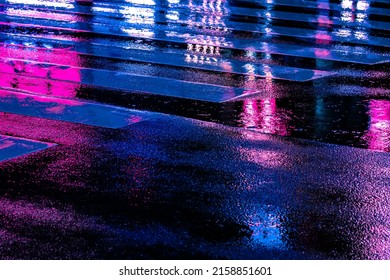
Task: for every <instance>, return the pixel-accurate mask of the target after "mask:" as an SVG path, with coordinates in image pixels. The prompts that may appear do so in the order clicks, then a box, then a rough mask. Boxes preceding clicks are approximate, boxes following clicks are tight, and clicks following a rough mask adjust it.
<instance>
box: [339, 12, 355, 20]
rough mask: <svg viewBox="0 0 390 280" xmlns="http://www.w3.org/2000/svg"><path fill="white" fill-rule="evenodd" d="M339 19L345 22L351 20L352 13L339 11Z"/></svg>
mask: <svg viewBox="0 0 390 280" xmlns="http://www.w3.org/2000/svg"><path fill="white" fill-rule="evenodd" d="M341 20H342V21H346V22H353V14H352V12H350V11H343V12H341Z"/></svg>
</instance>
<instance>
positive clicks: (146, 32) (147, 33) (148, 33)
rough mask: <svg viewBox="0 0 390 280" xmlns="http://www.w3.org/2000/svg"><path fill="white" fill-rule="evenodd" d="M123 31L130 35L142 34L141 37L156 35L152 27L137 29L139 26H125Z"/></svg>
mask: <svg viewBox="0 0 390 280" xmlns="http://www.w3.org/2000/svg"><path fill="white" fill-rule="evenodd" d="M121 31H123V32H124V33H126V34H128V35H130V36H134V37H137V36H141V37H147V38H153V37H154V32H153V31H151V30H150V29H137V28H125V27H122V28H121Z"/></svg>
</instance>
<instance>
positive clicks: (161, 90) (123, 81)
mask: <svg viewBox="0 0 390 280" xmlns="http://www.w3.org/2000/svg"><path fill="white" fill-rule="evenodd" d="M37 65H38V64H37ZM38 67H39V68H44V67H47V65H45V64H39V65H38ZM61 70H66V69H61V67H58V66H51V68H50V69H47V71H52V73H53V72H56V73H57V74H56V78H57V79H56V78H51V79H46V78H42V77H39V76H35V71H32V72H31V73H29V72H23V74H22V76H23V77H27V76H30V77H36V78H35V79H40V83H43V84H48V83H50V81H54V82H55V81H69V82H72V83H76V84H80V85H81V83H80V82H77V81H72V79H70V78H69V77H64V75H63V74H61ZM79 70H80V72H79V73H80V77H81V79H82V84H84V85H90V86H94V87H103V88H108V89H116V90H122V91H124V92H125V93H127V94H129V93H142V94H154V95H163V96H171V97H177V98H185V99H193V100H202V101H209V102H224V101H226V100H230V99H231V98H233V97H238V96H242V95H248V94H256V93H258V91H255V90H250V89H243V88H235V87H226V86H216V85H210V84H202V83H192V82H184V81H180V80H174V79H167V78H158V77H153V76H141V75H132V74H127V73H118V72H116V71H103V70H94V69H85V68H83V69H79ZM0 71H1V69H0ZM46 73H48V72H46ZM45 76H46V74H45ZM125 93H124V94H125ZM27 105H28V104H27ZM1 106H4V105H3V104H2V105H1ZM97 108H98V107H97ZM107 108H108V107H107ZM0 109H2V107H0ZM4 109H5V110H7V106H5V107H4ZM26 109H27V108H23V110H26ZM20 110H21V111H20V112H23V110H22V109H21V108H20ZM34 110H35V109H34V108H31V113H33V112H34ZM73 110H75V111H73ZM83 110H84V109H83V108H81V107H80V106H78V107H76V108H73V109H72V112H73V113H74V114H75V115H76V116H79V117H81V118H82V120H84V118H83V116H82V112H83ZM0 111H1V110H0ZM129 112H130V111H129ZM47 115H48V118H49V117H50V116H52V117H56V118H57V119H59V120H61V118H62V117H67V116H68V115H69V114H67V115H65V116H62V115H53V114H47ZM66 120H67V121H72V120H74V118H73V117H69V118H67V119H66ZM98 120H99V121H100V122H103V124H101V126H108V125H104V123H106V122H107V121H108V120H105V119H101V120H100V119H98ZM98 120H96V121H98ZM85 121H87V120H85ZM96 121H95V122H94V121H92V122H91V125H97V123H96ZM85 123H86V122H85ZM120 126H123V125H118V124H113V125H111V126H109V127H113V128H115V127H120Z"/></svg>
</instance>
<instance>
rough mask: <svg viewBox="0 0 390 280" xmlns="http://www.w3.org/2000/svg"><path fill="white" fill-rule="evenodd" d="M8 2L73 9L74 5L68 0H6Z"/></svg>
mask: <svg viewBox="0 0 390 280" xmlns="http://www.w3.org/2000/svg"><path fill="white" fill-rule="evenodd" d="M6 2H8V3H10V4H29V5H37V6H38V5H39V6H47V7H55V8H66V9H73V8H74V5H73V4H72V3H70V1H69V0H57V1H44V0H6Z"/></svg>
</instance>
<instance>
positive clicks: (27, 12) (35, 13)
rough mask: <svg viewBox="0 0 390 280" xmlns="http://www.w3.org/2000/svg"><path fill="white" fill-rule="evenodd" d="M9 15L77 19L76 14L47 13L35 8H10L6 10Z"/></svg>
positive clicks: (66, 19) (65, 19)
mask: <svg viewBox="0 0 390 280" xmlns="http://www.w3.org/2000/svg"><path fill="white" fill-rule="evenodd" d="M6 13H7V15H9V16H18V17H28V18H40V19H52V20H63V21H75V16H74V15H66V14H59V13H47V12H40V11H35V10H19V9H14V8H8V9H7V10H6Z"/></svg>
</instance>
